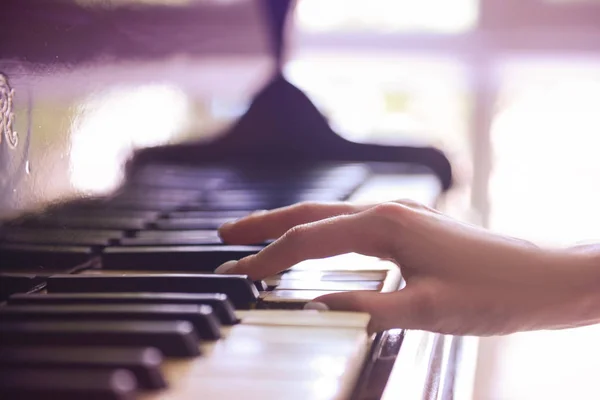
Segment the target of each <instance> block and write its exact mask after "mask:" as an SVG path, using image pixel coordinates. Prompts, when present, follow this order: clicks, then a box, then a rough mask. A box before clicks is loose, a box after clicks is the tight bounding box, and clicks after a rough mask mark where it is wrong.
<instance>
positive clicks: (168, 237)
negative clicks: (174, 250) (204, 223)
mask: <svg viewBox="0 0 600 400" xmlns="http://www.w3.org/2000/svg"><path fill="white" fill-rule="evenodd" d="M119 244H120V245H121V246H183V245H220V244H223V242H222V241H221V238H220V237H219V235H218V233H217V231H212V230H189V231H154V230H153V231H140V232H138V234H137V235H136V236H135V237H130V238H123V239H121V240H120V241H119Z"/></svg>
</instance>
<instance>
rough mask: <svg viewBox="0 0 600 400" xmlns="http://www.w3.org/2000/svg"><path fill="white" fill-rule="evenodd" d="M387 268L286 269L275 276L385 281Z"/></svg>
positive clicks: (280, 278)
mask: <svg viewBox="0 0 600 400" xmlns="http://www.w3.org/2000/svg"><path fill="white" fill-rule="evenodd" d="M387 272H388V271H387V270H379V271H377V270H362V271H360V270H358V271H327V270H319V271H294V270H290V271H285V272H283V273H281V274H279V275H278V276H276V277H274V278H278V279H279V280H302V281H315V280H317V281H330V282H351V281H365V282H366V281H378V282H381V281H384V280H385V278H386V276H387Z"/></svg>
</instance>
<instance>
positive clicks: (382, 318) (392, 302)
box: [313, 287, 420, 333]
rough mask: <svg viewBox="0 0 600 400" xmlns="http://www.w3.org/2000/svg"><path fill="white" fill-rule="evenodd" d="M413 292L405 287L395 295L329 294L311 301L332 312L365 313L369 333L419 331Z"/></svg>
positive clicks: (393, 293) (366, 292) (365, 292)
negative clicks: (401, 330) (389, 330)
mask: <svg viewBox="0 0 600 400" xmlns="http://www.w3.org/2000/svg"><path fill="white" fill-rule="evenodd" d="M415 293H417V292H415V290H412V288H410V287H407V288H405V289H402V290H400V291H397V292H390V293H379V292H374V291H354V292H344V293H332V294H327V295H324V296H321V297H318V298H316V299H314V300H313V302H319V303H323V304H325V305H326V306H327V307H328V308H329V309H330V310H332V311H355V312H364V313H367V314H369V315H370V316H371V320H370V322H369V326H368V331H369V333H374V332H380V331H384V330H388V329H396V328H402V329H418V328H419V325H420V324H419V313H418V312H416V310H418V309H419V307H415V306H416V305H417V302H416V299H417V296H416V294H415Z"/></svg>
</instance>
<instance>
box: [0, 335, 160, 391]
mask: <svg viewBox="0 0 600 400" xmlns="http://www.w3.org/2000/svg"><path fill="white" fill-rule="evenodd" d="M162 361H163V356H162V354H161V352H160V351H159V350H158V349H156V348H153V347H139V348H123V347H43V346H26V347H6V346H2V347H0V370H2V369H4V370H7V369H10V370H14V369H23V368H29V369H43V368H46V369H68V370H78V369H90V370H91V369H126V370H128V371H131V372H132V373H133V374H134V375H135V377H136V379H137V382H138V384H139V386H140V387H142V388H145V389H160V388H164V387H166V386H167V383H166V381H165V378H164V376H163V374H162V371H161V363H162Z"/></svg>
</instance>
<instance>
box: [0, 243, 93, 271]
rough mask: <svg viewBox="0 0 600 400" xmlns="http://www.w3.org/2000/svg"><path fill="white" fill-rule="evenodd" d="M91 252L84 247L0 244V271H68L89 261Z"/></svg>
mask: <svg viewBox="0 0 600 400" xmlns="http://www.w3.org/2000/svg"><path fill="white" fill-rule="evenodd" d="M92 256H93V252H92V250H91V249H90V248H89V247H84V246H51V245H29V244H11V243H3V244H0V260H2V263H1V265H0V269H8V268H14V269H17V270H21V269H33V270H37V269H39V270H40V271H48V272H49V271H50V270H59V271H60V270H62V271H68V270H71V269H73V268H74V267H76V266H78V265H81V264H83V263H86V262H88V261H89V260H91V258H92Z"/></svg>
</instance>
